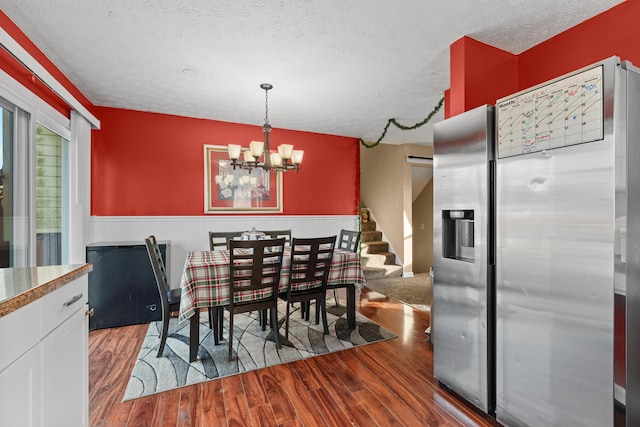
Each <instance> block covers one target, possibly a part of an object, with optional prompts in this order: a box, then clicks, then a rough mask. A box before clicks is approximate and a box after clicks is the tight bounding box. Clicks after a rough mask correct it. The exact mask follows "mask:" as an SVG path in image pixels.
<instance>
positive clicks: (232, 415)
mask: <svg viewBox="0 0 640 427" xmlns="http://www.w3.org/2000/svg"><path fill="white" fill-rule="evenodd" d="M379 295H380V294H375V293H371V294H370V292H369V290H368V289H367V288H365V289H363V290H362V292H361V293H360V296H359V304H358V306H359V308H358V309H359V311H360V312H361V313H362V314H364V315H365V316H367V317H369V318H370V319H372V320H374V321H376V322H377V323H379V324H381V325H382V326H384V327H385V328H387V329H389V330H390V331H392V332H394V333H395V334H397V335H398V338H395V339H392V340H387V341H384V342H380V343H376V344H370V345H366V346H363V347H358V348H354V349H350V350H345V351H341V352H337V353H332V354H328V355H324V356H318V357H314V358H310V359H306V360H301V361H297V362H293V363H289V364H285V365H278V366H274V367H271V368H265V369H262V370H258V371H253V372H248V373H244V374H239V375H235V376H231V377H226V378H222V379H219V380H213V381H209V382H205V383H201V384H197V385H193V386H189V387H183V388H180V389H175V390H172V391H169V392H165V393H159V394H156V395H152V396H148V397H143V398H139V399H135V400H130V401H127V402H122V396H123V394H124V390H125V388H126V385H127V382H128V380H129V375H130V373H131V369H132V367H133V364H134V362H135V358H136V356H137V354H138V351H139V349H140V345H141V342H142V339H143V338H144V336H145V333H146V331H147V328H148V326H147V325H134V326H126V327H121V328H112V329H101V330H96V331H91V332H90V333H89V416H90V425H91V426H96V427H97V426H105V427H119V426H123V427H124V426H145V427H147V426H325V425H326V426H353V425H356V426H385V427H386V426H391V425H400V426H499V425H500V424H498V423H497V422H496V421H495V420H493V419H492V418H490V417H489V416H487V415H485V414H483V413H481V412H480V411H477V410H475V408H473V407H471V406H468V405H466V404H465V403H463V401H462V400H461V399H459V398H457V397H456V396H454V395H452V394H451V393H449V392H447V391H446V390H444V389H442V388H440V387H439V386H438V383H437V381H436V380H434V378H433V357H432V351H431V346H430V344H428V343H427V342H426V335H425V333H424V330H425V329H426V328H427V327H428V326H429V314H428V313H426V312H422V311H418V310H415V309H413V308H411V307H409V306H406V305H404V304H401V303H399V302H397V301H396V300H393V299H389V298H384V299H373V297H374V296H379ZM369 296H371V297H372V298H371V300H370V299H369ZM340 298H341V300H342V301H343V303H344V294H343V295H341V296H340Z"/></svg>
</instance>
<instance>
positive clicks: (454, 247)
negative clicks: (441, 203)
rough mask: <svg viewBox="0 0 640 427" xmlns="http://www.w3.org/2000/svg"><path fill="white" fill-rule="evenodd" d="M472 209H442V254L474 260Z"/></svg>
mask: <svg viewBox="0 0 640 427" xmlns="http://www.w3.org/2000/svg"><path fill="white" fill-rule="evenodd" d="M473 224H474V222H473V209H469V210H443V211H442V256H443V257H444V258H451V259H457V260H460V261H466V262H474V261H475V245H474V237H473V233H474V225H473Z"/></svg>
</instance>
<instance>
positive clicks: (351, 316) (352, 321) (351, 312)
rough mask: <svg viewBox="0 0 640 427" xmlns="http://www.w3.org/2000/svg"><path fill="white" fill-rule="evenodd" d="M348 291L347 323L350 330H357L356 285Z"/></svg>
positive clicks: (351, 286) (349, 286) (348, 287)
mask: <svg viewBox="0 0 640 427" xmlns="http://www.w3.org/2000/svg"><path fill="white" fill-rule="evenodd" d="M346 289H347V321H348V323H349V329H355V328H356V285H355V284H351V285H348V286H347V287H346Z"/></svg>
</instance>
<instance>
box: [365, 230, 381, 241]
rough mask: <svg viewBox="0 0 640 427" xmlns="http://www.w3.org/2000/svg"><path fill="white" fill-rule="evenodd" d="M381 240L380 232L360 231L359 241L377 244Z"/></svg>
mask: <svg viewBox="0 0 640 427" xmlns="http://www.w3.org/2000/svg"><path fill="white" fill-rule="evenodd" d="M381 240H382V231H362V232H360V241H361V242H363V243H366V242H379V241H381Z"/></svg>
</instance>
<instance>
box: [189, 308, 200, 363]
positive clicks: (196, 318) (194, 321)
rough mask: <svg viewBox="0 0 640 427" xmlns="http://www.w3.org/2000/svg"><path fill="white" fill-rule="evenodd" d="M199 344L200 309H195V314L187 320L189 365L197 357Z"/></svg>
mask: <svg viewBox="0 0 640 427" xmlns="http://www.w3.org/2000/svg"><path fill="white" fill-rule="evenodd" d="M199 343H200V309H199V308H196V309H195V313H193V316H191V319H190V320H189V363H193V362H195V361H196V357H198V344H199Z"/></svg>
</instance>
